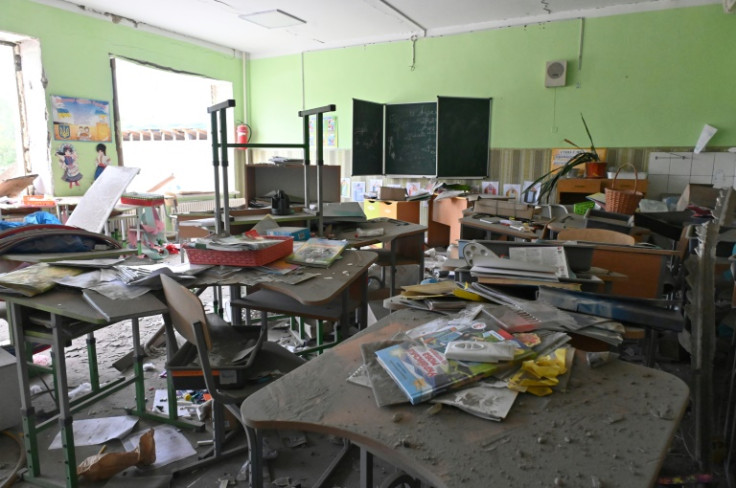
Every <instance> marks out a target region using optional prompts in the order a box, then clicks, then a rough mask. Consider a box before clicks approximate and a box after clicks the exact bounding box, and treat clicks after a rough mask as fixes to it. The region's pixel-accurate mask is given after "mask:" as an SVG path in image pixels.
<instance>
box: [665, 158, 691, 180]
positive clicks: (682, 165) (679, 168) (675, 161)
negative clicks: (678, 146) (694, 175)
mask: <svg viewBox="0 0 736 488" xmlns="http://www.w3.org/2000/svg"><path fill="white" fill-rule="evenodd" d="M692 164H693V162H692V160H691V159H690V158H687V159H680V158H672V159H671V160H670V174H671V175H688V176H690V172H691V170H692Z"/></svg>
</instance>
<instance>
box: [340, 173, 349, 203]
mask: <svg viewBox="0 0 736 488" xmlns="http://www.w3.org/2000/svg"><path fill="white" fill-rule="evenodd" d="M340 196H341V197H344V198H350V178H340Z"/></svg>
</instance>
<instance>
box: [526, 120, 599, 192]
mask: <svg viewBox="0 0 736 488" xmlns="http://www.w3.org/2000/svg"><path fill="white" fill-rule="evenodd" d="M580 118H581V119H582V121H583V126H584V127H585V133H586V134H588V140H589V141H590V148H589V149H585V150H582V152H579V153H577V154H575V155H574V156H573V157H571V158H570V159H568V160H567V162H566V163H565V164H563V165H562V166H560V167H557V168H554V169H552V170H550V171H548V172H547V173H545V174H543V175H542V176H540V177H539V178H537V179H536V180H534V181H533V182H532V183H531V184H530V185H529V186H528V187H526V188H525V189H524V190H523V192H522V193H523V194H524V195H526V194H527V193H528V192H529V191H533V189H534V188H536V187H537V185H539V196H538V201H540V202H541V201H542V199H544V201H547V202H548V201H549V197H550V196H551V195H552V194H554V191H555V187H556V186H557V182H558V181H559V180H560V179H561V178H567V177H569V175H570V173H571V172H572V171H573V169H575V168H577V167H578V166H580V165H583V164H584V165H585V173H586V176H587V177H589V178H602V177H604V176H605V174H606V163H605V162H603V161H601V158H600V156H598V152H597V151H596V150H595V144H593V137H592V136H591V135H590V130H589V129H588V124H587V123H586V122H585V117H583V114H580ZM565 142H566V143H568V144H570V145H571V146H574V147H576V148H578V149H582V148H581V147H580V146H578V145H577V144H575V143H574V142H572V141H571V140H570V139H565Z"/></svg>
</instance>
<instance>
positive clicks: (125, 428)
mask: <svg viewBox="0 0 736 488" xmlns="http://www.w3.org/2000/svg"><path fill="white" fill-rule="evenodd" d="M137 422H138V417H133V416H131V415H121V416H118V417H103V418H98V419H84V420H75V421H74V423H73V424H72V429H73V431H74V445H75V446H94V445H97V444H104V443H105V442H108V441H109V440H111V439H120V438H122V437H125V436H126V435H128V434H129V433H130V432H131V431H132V430H133V427H135V424H136V423H137ZM61 447H62V446H61V432H59V433H58V434H56V437H54V440H53V441H51V445H50V446H49V449H61Z"/></svg>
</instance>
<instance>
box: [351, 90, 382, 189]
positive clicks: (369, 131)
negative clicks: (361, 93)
mask: <svg viewBox="0 0 736 488" xmlns="http://www.w3.org/2000/svg"><path fill="white" fill-rule="evenodd" d="M382 155H383V104H381V103H374V102H366V101H363V100H357V99H353V175H354V176H359V175H378V174H382V173H383V157H382Z"/></svg>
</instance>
